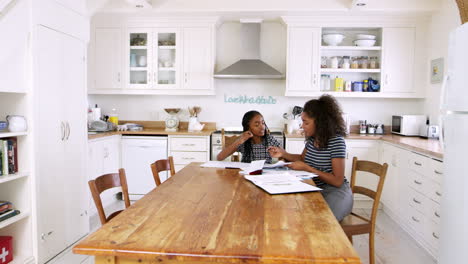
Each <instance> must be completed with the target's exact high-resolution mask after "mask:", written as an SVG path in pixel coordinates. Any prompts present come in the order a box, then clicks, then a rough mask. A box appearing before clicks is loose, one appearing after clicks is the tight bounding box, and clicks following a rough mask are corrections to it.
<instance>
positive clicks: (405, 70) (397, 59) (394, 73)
mask: <svg viewBox="0 0 468 264" xmlns="http://www.w3.org/2000/svg"><path fill="white" fill-rule="evenodd" d="M383 45H384V46H385V49H384V51H383V60H384V61H383V64H384V65H385V67H384V68H382V71H383V72H382V78H383V80H382V91H384V92H385V93H401V94H411V93H414V92H415V85H414V80H413V75H414V74H413V68H414V53H415V30H414V28H384V29H383Z"/></svg>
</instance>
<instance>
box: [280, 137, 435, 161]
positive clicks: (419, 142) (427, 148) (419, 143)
mask: <svg viewBox="0 0 468 264" xmlns="http://www.w3.org/2000/svg"><path fill="white" fill-rule="evenodd" d="M284 136H285V137H286V138H304V136H303V135H301V134H288V133H285V135H284ZM345 138H346V139H365V140H382V141H384V142H388V143H392V144H395V145H398V146H401V147H404V148H407V149H410V150H412V151H416V152H419V153H422V154H426V155H430V156H433V157H435V158H439V159H443V158H444V153H443V150H442V146H441V145H440V142H439V140H437V139H424V138H420V137H404V136H398V135H395V134H384V135H367V134H364V135H363V134H358V133H350V134H349V135H347V136H346V137H345Z"/></svg>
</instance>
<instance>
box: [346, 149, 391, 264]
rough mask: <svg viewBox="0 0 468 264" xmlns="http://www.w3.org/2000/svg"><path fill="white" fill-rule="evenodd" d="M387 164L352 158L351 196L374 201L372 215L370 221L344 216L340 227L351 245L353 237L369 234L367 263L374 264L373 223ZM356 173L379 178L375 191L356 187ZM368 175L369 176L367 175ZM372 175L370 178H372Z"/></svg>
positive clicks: (355, 216)
mask: <svg viewBox="0 0 468 264" xmlns="http://www.w3.org/2000/svg"><path fill="white" fill-rule="evenodd" d="M387 169H388V164H387V163H384V164H383V165H381V164H379V163H375V162H372V161H366V160H358V159H357V158H356V157H354V158H353V168H352V173H351V190H352V192H353V194H356V193H358V194H362V195H365V196H368V197H370V198H371V199H373V200H374V202H373V204H372V213H371V217H370V219H368V218H366V217H363V216H360V215H358V214H355V213H353V212H352V213H351V214H350V215H348V216H346V217H345V218H344V219H343V220H342V221H341V222H340V224H341V227H342V228H343V230H344V232H345V233H346V235H347V236H348V238H349V240H350V241H351V243H353V235H361V234H369V263H370V264H374V263H375V260H374V236H375V222H376V220H377V209H378V207H379V202H380V196H381V194H382V189H383V185H384V181H385V176H386V175H387ZM358 171H364V172H369V173H372V174H374V175H375V176H377V177H379V181H378V184H377V190H375V191H373V190H370V189H368V188H366V187H363V186H356V185H355V183H356V176H357V172H358ZM368 175H369V174H368ZM374 175H372V176H374Z"/></svg>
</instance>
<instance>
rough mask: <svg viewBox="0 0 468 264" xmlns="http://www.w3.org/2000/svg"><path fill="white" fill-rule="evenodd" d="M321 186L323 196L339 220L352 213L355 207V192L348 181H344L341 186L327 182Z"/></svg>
mask: <svg viewBox="0 0 468 264" xmlns="http://www.w3.org/2000/svg"><path fill="white" fill-rule="evenodd" d="M321 188H322V189H323V190H322V191H321V193H322V195H323V198H324V199H325V201H326V202H327V204H328V207H330V209H331V210H332V212H333V215H335V217H336V220H338V222H339V221H341V220H343V218H344V217H345V216H347V215H349V214H350V213H351V210H352V209H353V193H352V192H351V188H350V187H349V183H348V182H347V181H344V182H343V184H342V185H341V186H340V187H339V188H338V187H335V186H332V185H329V184H325V185H323V186H321Z"/></svg>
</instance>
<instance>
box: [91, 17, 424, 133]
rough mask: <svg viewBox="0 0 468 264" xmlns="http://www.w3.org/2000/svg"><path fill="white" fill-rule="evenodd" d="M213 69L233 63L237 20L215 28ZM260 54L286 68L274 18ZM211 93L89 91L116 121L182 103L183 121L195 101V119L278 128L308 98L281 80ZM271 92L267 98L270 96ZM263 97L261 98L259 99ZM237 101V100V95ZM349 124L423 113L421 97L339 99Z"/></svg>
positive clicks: (280, 28) (225, 83) (237, 83)
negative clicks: (250, 121)
mask: <svg viewBox="0 0 468 264" xmlns="http://www.w3.org/2000/svg"><path fill="white" fill-rule="evenodd" d="M217 33H218V34H217V42H216V43H217V53H216V56H217V58H216V64H217V65H216V68H217V70H219V69H223V68H225V67H226V66H229V65H230V64H232V63H233V62H236V61H237V60H238V59H239V58H240V56H241V55H242V52H241V50H240V46H241V45H240V24H239V23H237V22H227V23H224V24H222V25H221V26H220V28H219V29H218V32H217ZM260 42H261V58H262V60H264V61H265V62H266V63H268V64H270V65H271V66H272V67H274V68H276V69H277V70H279V71H281V72H283V73H284V72H285V69H286V66H285V63H286V27H285V26H284V25H283V24H281V23H279V22H271V21H270V22H264V23H263V24H262V33H261V40H260ZM215 89H216V95H215V96H160V95H158V96H148V95H144V96H139V95H90V96H89V97H88V98H89V105H90V106H92V105H94V104H96V103H97V104H98V105H99V106H100V107H101V108H102V112H103V113H106V112H107V113H110V110H111V109H112V108H116V109H117V110H118V112H119V118H120V119H121V120H164V119H165V118H166V116H167V114H166V113H165V112H164V110H163V108H166V107H181V108H183V109H184V112H183V113H182V114H181V115H180V116H181V120H188V113H187V110H186V109H187V106H193V105H199V106H201V107H202V112H201V114H200V116H199V119H200V121H207V122H216V123H217V124H218V126H219V127H222V126H240V123H241V119H242V116H243V114H244V113H245V112H246V111H249V110H252V109H256V110H258V111H260V112H261V113H263V115H264V117H265V119H266V121H267V123H268V125H269V126H270V127H282V126H283V123H284V120H283V119H282V114H283V113H285V112H289V113H290V112H291V110H292V107H293V106H294V105H299V106H303V105H304V103H305V102H306V101H307V100H309V99H311V98H304V97H285V96H283V95H284V89H285V80H235V79H216V80H215ZM270 96H271V98H270ZM239 97H241V100H245V99H251V98H252V99H253V100H254V101H255V100H257V99H259V101H263V103H264V104H255V103H254V104H251V103H232V102H228V101H229V100H231V101H232V100H235V99H236V98H239ZM262 98H263V100H262ZM237 100H240V99H237ZM338 101H339V102H340V103H341V104H342V107H343V109H344V111H345V112H347V113H349V114H350V117H351V120H352V124H357V123H358V120H361V119H365V120H368V122H371V123H384V124H390V123H391V115H392V114H422V113H423V111H424V100H422V99H374V98H338Z"/></svg>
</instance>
